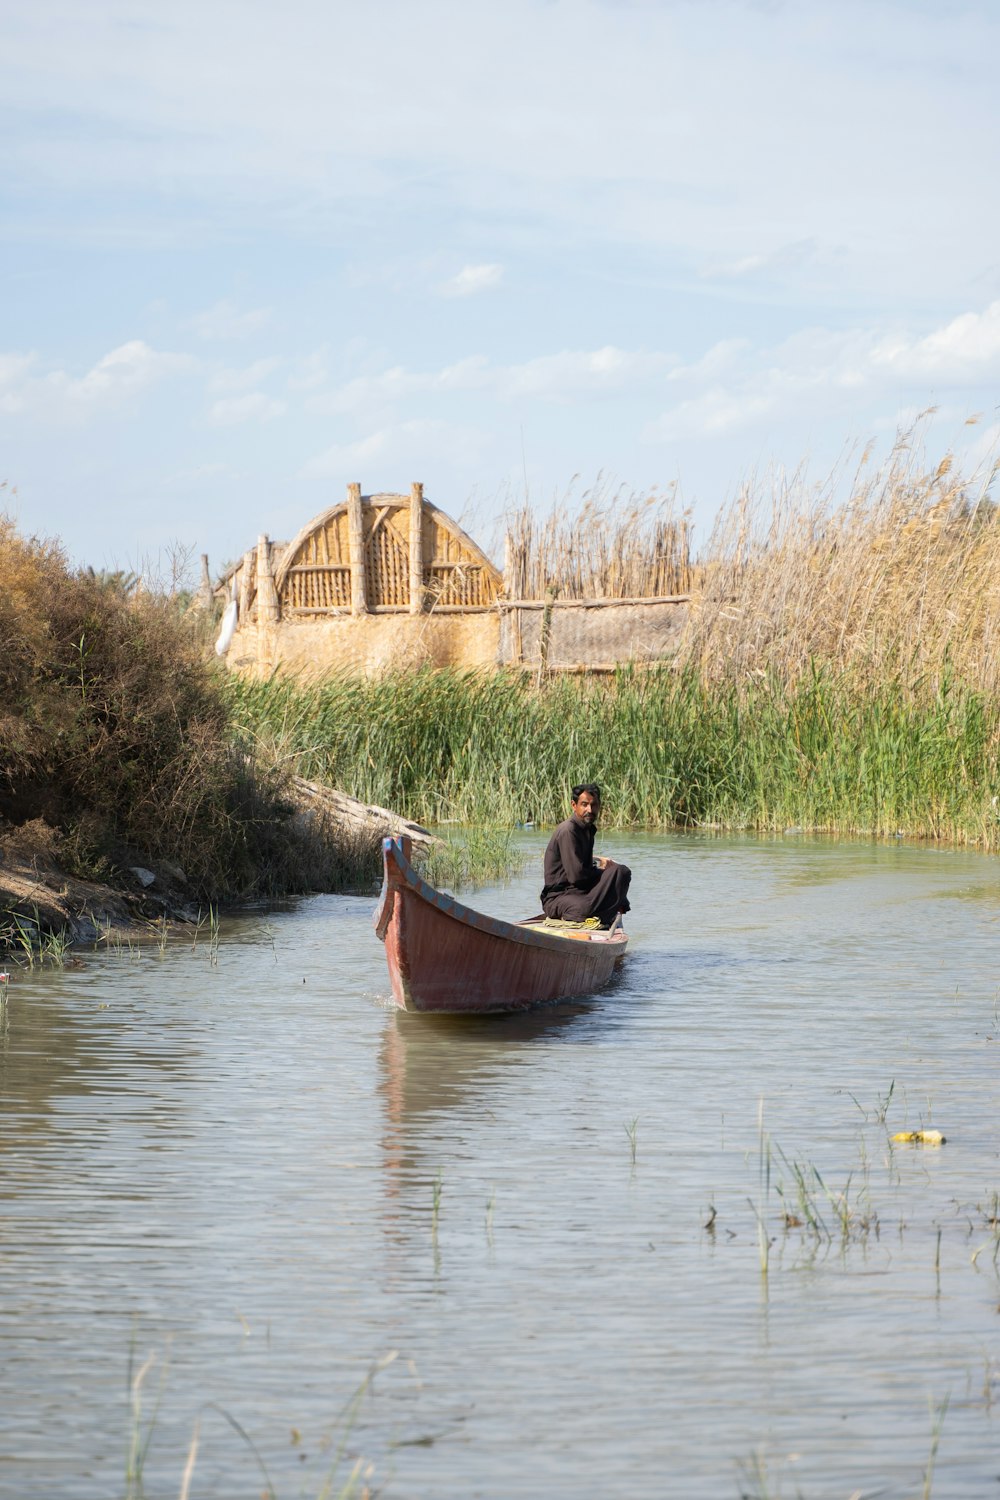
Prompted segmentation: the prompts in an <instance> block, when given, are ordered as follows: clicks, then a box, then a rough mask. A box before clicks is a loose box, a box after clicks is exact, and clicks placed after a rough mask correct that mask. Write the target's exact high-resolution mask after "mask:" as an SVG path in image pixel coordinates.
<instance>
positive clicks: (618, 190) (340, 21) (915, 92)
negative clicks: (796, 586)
mask: <svg viewBox="0 0 1000 1500" xmlns="http://www.w3.org/2000/svg"><path fill="white" fill-rule="evenodd" d="M0 56H2V57H3V67H2V68H0V130H2V138H3V141H4V149H3V151H2V152H0V195H2V214H0V283H2V287H3V299H2V304H0V307H2V319H0V480H3V481H6V483H7V485H8V489H7V490H6V491H4V492H3V495H2V496H0V501H5V503H6V504H7V506H8V508H9V509H10V510H11V511H12V512H13V514H14V515H15V516H16V518H17V520H18V522H19V524H20V525H21V527H22V529H24V530H25V531H29V532H33V533H37V534H42V535H47V536H53V535H54V536H59V537H61V538H62V540H63V541H64V543H65V545H66V548H67V550H68V551H69V553H70V555H71V557H72V558H74V559H75V560H77V561H79V562H83V563H90V564H93V565H94V566H98V567H100V566H105V565H128V564H133V563H137V562H142V561H143V560H146V559H149V558H151V557H154V556H156V555H157V554H158V553H160V552H161V550H162V549H166V548H169V547H171V546H172V545H173V544H175V543H179V544H181V545H183V546H187V547H190V548H193V549H194V551H195V552H202V551H206V552H208V553H209V556H210V558H211V561H212V566H213V569H218V568H220V567H221V566H222V564H223V563H225V562H226V561H228V560H230V559H232V558H234V557H235V556H237V555H238V554H239V553H240V552H242V551H243V550H244V549H245V548H246V547H247V546H249V545H251V544H252V543H253V542H254V541H255V540H256V537H257V535H258V533H260V532H262V531H264V532H267V533H269V534H270V535H271V536H272V537H277V538H283V537H284V538H287V537H290V536H291V535H293V534H294V533H295V532H296V531H298V529H299V527H300V526H301V525H302V524H303V523H304V522H305V521H307V520H308V519H309V518H310V517H311V516H312V515H314V514H315V513H317V512H318V511H320V510H322V509H323V508H324V507H325V506H327V505H329V504H331V503H333V502H334V501H336V500H339V499H340V498H342V496H343V493H344V488H345V485H346V484H347V483H348V482H349V481H352V480H358V481H360V482H361V484H362V487H363V489H364V490H365V491H366V492H367V491H371V490H379V489H383V490H385V489H388V490H394V489H406V488H407V487H408V485H409V483H410V481H411V480H413V479H420V480H422V481H423V482H424V484H425V487H426V493H427V494H428V496H429V497H430V498H432V499H433V500H434V501H435V502H436V503H437V504H438V505H440V506H441V507H442V508H443V509H444V510H445V511H447V512H449V513H450V514H452V515H454V516H456V517H459V518H461V519H463V521H464V522H465V524H466V525H467V526H468V527H469V528H470V529H471V530H472V532H473V534H474V535H475V536H476V538H477V539H478V540H480V541H481V542H482V543H483V544H484V545H487V544H489V543H490V542H491V541H492V540H493V537H494V535H495V534H496V529H497V522H498V519H499V518H500V517H501V516H502V513H503V511H504V510H505V508H507V507H509V506H511V505H514V504H518V503H520V502H521V501H522V500H523V498H524V494H525V486H527V491H528V495H529V497H530V499H531V502H532V503H533V504H535V505H537V506H538V507H539V508H540V509H547V508H548V507H549V506H550V505H551V504H552V503H554V502H555V501H557V500H559V499H563V500H565V499H566V497H567V496H571V495H573V494H579V493H580V492H581V491H582V490H583V489H585V488H586V487H587V486H589V485H593V484H594V483H595V482H597V480H598V477H599V476H603V482H604V483H605V485H606V486H609V487H611V488H614V487H615V486H618V485H621V486H623V487H624V488H625V489H626V490H631V491H647V490H650V489H653V488H657V489H659V490H667V489H668V488H669V487H670V486H672V485H675V484H676V485H678V486H679V493H680V496H681V501H682V503H683V505H684V506H686V507H688V508H689V509H690V510H691V512H692V514H693V516H694V518H695V521H696V523H697V525H698V528H699V530H700V532H701V533H702V534H704V533H705V532H706V531H707V529H708V527H709V526H710V524H711V521H712V519H713V517H714V515H715V514H716V513H717V511H718V510H719V508H720V506H722V505H724V504H725V503H726V502H727V501H728V500H729V499H730V498H731V497H732V496H733V494H734V493H735V492H736V491H737V490H738V489H739V487H740V485H741V484H742V483H743V482H745V481H746V480H747V479H749V478H752V477H753V476H759V481H760V482H761V483H764V484H766V483H767V482H768V479H767V476H768V474H769V472H770V471H771V469H772V468H773V467H774V466H777V467H779V468H780V467H784V468H786V469H790V470H791V469H796V468H798V467H799V466H800V465H802V464H803V463H805V464H807V465H808V466H809V471H810V473H812V474H813V475H814V477H816V478H817V479H819V478H822V477H823V476H824V475H825V474H826V473H827V472H829V470H830V469H831V467H832V466H833V465H834V464H835V463H836V462H837V460H838V459H839V458H840V457H841V456H842V455H843V454H844V453H845V452H846V451H851V450H852V449H854V448H857V449H859V450H860V448H862V447H863V446H864V445H865V444H866V443H867V442H868V440H869V439H874V440H875V441H876V443H878V444H880V445H881V447H882V449H883V450H884V449H885V447H886V446H887V445H888V444H890V443H891V440H892V437H893V435H894V433H895V432H896V430H897V428H898V427H899V426H900V425H901V424H903V425H905V424H906V423H907V422H909V421H910V420H911V419H912V417H913V416H914V415H915V414H916V413H918V412H920V411H922V410H924V409H925V408H927V407H929V406H935V407H937V409H938V410H937V415H936V416H935V417H934V418H933V420H932V421H931V422H930V423H929V424H928V425H927V426H926V429H925V442H926V444H927V446H928V449H929V452H930V454H931V456H932V457H933V458H934V459H935V460H936V458H937V457H939V456H940V455H941V453H943V452H944V451H945V450H946V449H947V448H949V447H953V448H955V449H957V451H958V452H959V454H960V455H961V456H962V458H963V461H964V462H965V463H966V464H967V465H968V466H970V467H971V466H972V465H974V464H976V463H979V462H982V461H984V459H985V458H986V456H987V455H989V454H991V453H992V452H994V451H995V448H996V445H997V441H998V437H1000V406H998V403H1000V194H998V193H997V190H996V182H997V167H998V163H1000V149H998V148H1000V128H998V126H1000V110H998V107H997V104H996V98H997V87H996V77H995V72H996V59H997V58H998V57H1000V4H998V3H997V0H988V3H985V0H984V3H979V4H969V5H962V4H961V3H958V4H955V5H950V6H948V7H944V6H938V5H930V4H924V3H918V0H910V3H906V4H903V3H895V0H867V3H865V4H855V3H852V0H835V3H834V0H797V3H795V4H791V3H789V4H783V3H779V0H773V3H767V0H760V3H742V4H737V3H728V0H698V3H696V0H676V3H673V0H658V3H653V0H604V3H596V0H505V4H504V5H503V6H498V5H496V4H495V3H492V0H491V3H488V4H487V3H478V0H461V3H460V0H409V3H405V4H404V3H400V4H397V3H394V0H369V3H368V4H366V5H365V6H359V5H357V4H354V3H347V0H327V3H325V4H324V3H318V0H284V3H283V4H280V5H278V4H276V3H273V0H269V3H262V0H199V3H194V0H171V4H170V5H169V6H166V5H163V4H162V3H160V0H157V3H155V4H154V3H152V0H103V3H100V4H98V3H93V0H32V4H31V5H30V6H28V5H26V4H24V3H23V0H16V3H15V0H0ZM970 417H978V418H979V420H978V422H976V423H975V424H974V425H967V419H969V418H970ZM11 487H13V488H14V489H16V494H13V495H12V493H11ZM566 503H570V502H569V501H566Z"/></svg>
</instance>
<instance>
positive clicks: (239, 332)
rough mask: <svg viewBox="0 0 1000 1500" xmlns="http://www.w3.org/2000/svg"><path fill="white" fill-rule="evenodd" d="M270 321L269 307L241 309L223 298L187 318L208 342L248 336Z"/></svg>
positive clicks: (220, 341) (219, 341)
mask: <svg viewBox="0 0 1000 1500" xmlns="http://www.w3.org/2000/svg"><path fill="white" fill-rule="evenodd" d="M270 322H271V309H270V308H268V307H255V308H248V309H246V310H241V309H240V308H239V307H237V306H236V304H235V303H234V302H230V301H228V300H226V299H224V300H223V301H221V302H216V303H215V304H214V305H213V306H212V307H207V308H205V310H204V312H200V313H196V314H195V316H194V317H193V318H190V319H189V320H188V327H189V328H191V329H193V330H194V332H195V333H196V334H197V335H198V337H199V338H200V339H205V340H206V342H208V343H227V342H229V341H235V340H239V339H246V338H250V337H251V335H253V334H255V333H259V332H260V331H261V329H263V328H266V327H267V326H268V324H269V323H270Z"/></svg>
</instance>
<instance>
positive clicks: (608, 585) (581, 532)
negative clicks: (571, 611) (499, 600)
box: [504, 482, 692, 599]
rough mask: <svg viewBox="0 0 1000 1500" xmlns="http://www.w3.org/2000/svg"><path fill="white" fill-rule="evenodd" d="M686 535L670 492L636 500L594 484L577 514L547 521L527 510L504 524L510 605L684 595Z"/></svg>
mask: <svg viewBox="0 0 1000 1500" xmlns="http://www.w3.org/2000/svg"><path fill="white" fill-rule="evenodd" d="M691 577H692V575H691V530H690V521H689V518H688V516H687V515H686V514H685V513H678V511H677V506H676V496H675V495H674V493H673V492H672V491H668V492H666V493H664V494H661V493H659V492H657V491H654V492H653V493H652V494H649V495H636V494H634V493H630V492H628V491H626V490H622V489H619V490H611V489H609V488H608V487H607V486H605V485H604V484H603V483H601V482H598V484H597V485H595V486H594V488H593V489H591V490H589V491H588V492H587V493H586V494H585V495H584V497H583V503H582V505H580V506H572V505H570V504H568V503H565V502H564V503H561V504H556V505H554V506H553V507H552V509H551V510H550V511H549V514H548V515H547V516H537V515H536V514H535V512H534V511H533V510H532V508H531V507H530V506H528V505H524V506H522V507H521V508H520V509H518V510H515V511H513V512H511V513H510V514H509V515H508V516H507V518H506V538H505V542H504V586H505V590H506V592H507V595H508V597H509V598H512V599H542V598H544V597H545V595H546V594H550V593H555V594H558V596H559V597H560V598H562V599H630V598H651V597H652V598H655V597H658V596H661V595H665V594H683V593H686V592H687V591H688V589H689V588H690V587H691Z"/></svg>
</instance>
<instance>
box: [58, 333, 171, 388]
mask: <svg viewBox="0 0 1000 1500" xmlns="http://www.w3.org/2000/svg"><path fill="white" fill-rule="evenodd" d="M190 365H191V361H190V360H189V358H188V357H187V356H186V355H183V354H164V353H160V352H159V351H157V350H156V349H151V348H150V347H149V345H148V344H147V343H145V342H144V341H143V340H142V339H131V340H130V341H129V342H128V343H127V344H120V345H119V346H118V348H117V349H112V350H111V351H110V353H108V354H105V355H104V357H103V359H99V360H98V361H97V364H96V365H94V366H93V368H92V369H90V370H88V371H87V374H86V375H84V376H83V378H82V379H80V380H66V381H65V389H66V392H67V394H68V395H69V396H71V397H72V398H73V399H74V400H77V401H87V402H95V403H96V402H107V401H109V400H115V399H117V398H119V397H123V396H129V395H131V394H133V393H134V392H136V391H140V390H143V389H144V388H145V387H146V386H149V385H152V384H153V382H154V381H156V380H159V379H160V378H161V377H162V376H164V375H171V374H175V373H177V372H178V371H180V370H185V369H189V368H190ZM49 378H50V380H54V381H60V380H64V379H65V377H63V376H62V374H61V372H60V373H59V374H58V375H53V376H50V377H49Z"/></svg>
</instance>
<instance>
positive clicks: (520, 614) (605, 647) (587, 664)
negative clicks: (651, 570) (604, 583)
mask: <svg viewBox="0 0 1000 1500" xmlns="http://www.w3.org/2000/svg"><path fill="white" fill-rule="evenodd" d="M687 616H688V598H687V596H685V595H681V596H678V597H676V598H663V599H642V600H631V601H630V600H619V599H595V600H587V601H586V602H578V601H570V600H559V599H557V600H555V601H554V602H553V603H552V604H551V605H550V606H549V608H548V609H546V608H545V607H544V606H543V605H542V604H540V603H539V604H535V603H532V604H525V603H519V604H510V605H502V606H501V624H500V660H501V661H502V662H505V663H508V664H510V665H513V666H516V665H519V664H520V665H524V666H528V667H533V668H534V667H538V666H542V665H544V666H545V667H547V668H548V669H549V670H550V671H560V670H562V671H568V670H573V669H574V668H576V669H578V670H581V671H586V670H588V669H589V670H592V671H593V670H598V669H605V670H607V669H608V668H611V667H614V666H615V665H617V664H618V663H620V662H628V661H636V662H649V661H657V660H661V659H663V658H664V657H670V656H671V655H672V654H673V653H674V651H675V650H676V649H677V646H678V644H679V642H680V637H681V633H682V631H683V629H684V625H685V623H686V621H687ZM543 657H544V660H543Z"/></svg>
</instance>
